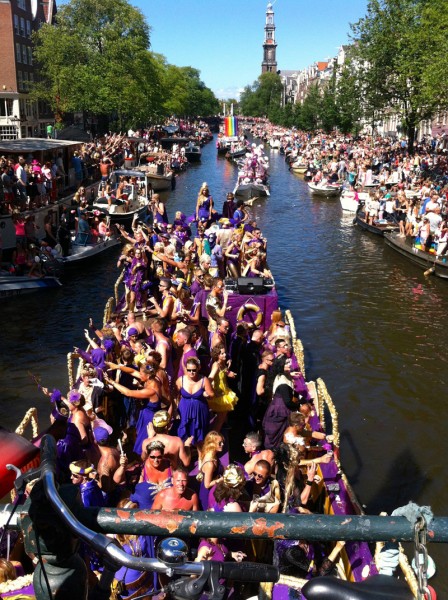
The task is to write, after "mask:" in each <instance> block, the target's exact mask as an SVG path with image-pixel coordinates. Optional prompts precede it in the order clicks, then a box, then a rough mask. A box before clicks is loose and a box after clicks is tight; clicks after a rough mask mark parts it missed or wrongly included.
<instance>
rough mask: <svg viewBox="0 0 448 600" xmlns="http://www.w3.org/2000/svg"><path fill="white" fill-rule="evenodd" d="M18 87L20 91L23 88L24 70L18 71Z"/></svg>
mask: <svg viewBox="0 0 448 600" xmlns="http://www.w3.org/2000/svg"><path fill="white" fill-rule="evenodd" d="M17 87H18V88H19V91H22V90H23V73H22V71H17Z"/></svg>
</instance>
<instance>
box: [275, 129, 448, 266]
mask: <svg viewBox="0 0 448 600" xmlns="http://www.w3.org/2000/svg"><path fill="white" fill-rule="evenodd" d="M283 143H284V148H285V152H286V154H287V159H288V160H289V162H290V163H294V161H300V162H301V163H302V164H304V165H306V166H307V173H306V176H307V178H309V179H310V180H311V181H313V182H314V183H316V184H322V185H323V184H334V185H340V186H344V187H345V189H346V190H348V191H350V192H352V193H353V195H354V198H355V199H358V200H359V196H358V193H359V192H368V194H369V195H368V197H367V199H366V201H365V206H364V219H365V220H366V222H367V223H369V224H370V225H373V224H375V223H378V222H379V223H385V222H386V221H389V222H393V223H395V224H396V226H397V227H398V228H399V235H400V237H402V238H403V239H404V238H407V237H409V238H411V240H412V243H413V244H414V245H415V246H416V247H418V248H419V249H422V250H425V251H427V252H431V253H433V254H435V255H437V256H444V255H445V253H446V250H447V240H448V155H447V149H446V141H445V137H444V136H441V137H440V138H438V139H437V138H432V139H428V140H426V141H425V140H423V141H422V142H420V143H419V144H417V147H416V152H415V154H414V155H410V154H409V152H408V147H407V143H406V142H405V141H404V140H401V141H393V140H391V139H385V138H372V137H368V136H366V137H364V138H360V139H357V140H351V139H347V138H345V137H344V136H329V135H323V134H320V135H317V136H314V137H308V136H303V135H302V136H298V137H297V139H294V140H292V139H291V138H289V137H288V136H286V137H285V139H284V140H283Z"/></svg>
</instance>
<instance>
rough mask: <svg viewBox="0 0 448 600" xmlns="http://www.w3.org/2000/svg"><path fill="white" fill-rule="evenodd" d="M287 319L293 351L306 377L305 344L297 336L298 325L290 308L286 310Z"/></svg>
mask: <svg viewBox="0 0 448 600" xmlns="http://www.w3.org/2000/svg"><path fill="white" fill-rule="evenodd" d="M285 319H286V323H287V325H288V327H289V331H290V332H291V341H292V346H293V351H294V354H295V357H296V358H297V362H298V363H299V366H300V370H301V372H302V374H303V376H304V377H305V351H304V348H303V344H302V342H301V340H300V339H298V337H297V333H296V327H295V324H294V319H293V317H292V314H291V311H290V310H289V309H287V310H285Z"/></svg>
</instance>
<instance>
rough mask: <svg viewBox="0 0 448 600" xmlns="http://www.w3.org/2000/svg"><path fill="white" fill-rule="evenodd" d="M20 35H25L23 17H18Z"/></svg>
mask: <svg viewBox="0 0 448 600" xmlns="http://www.w3.org/2000/svg"><path fill="white" fill-rule="evenodd" d="M20 35H22V36H23V37H25V19H24V18H23V17H20Z"/></svg>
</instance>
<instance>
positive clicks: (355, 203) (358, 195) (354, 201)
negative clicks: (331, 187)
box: [339, 190, 369, 213]
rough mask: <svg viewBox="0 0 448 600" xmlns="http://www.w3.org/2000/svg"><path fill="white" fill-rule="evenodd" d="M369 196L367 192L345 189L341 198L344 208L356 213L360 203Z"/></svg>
mask: <svg viewBox="0 0 448 600" xmlns="http://www.w3.org/2000/svg"><path fill="white" fill-rule="evenodd" d="M368 197H369V194H368V193H367V192H353V191H350V190H344V191H343V192H342V194H341V196H340V198H339V200H340V202H341V207H342V210H345V211H347V212H353V213H355V212H356V211H357V210H358V208H359V205H360V203H363V202H365V201H366V200H367V199H368Z"/></svg>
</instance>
